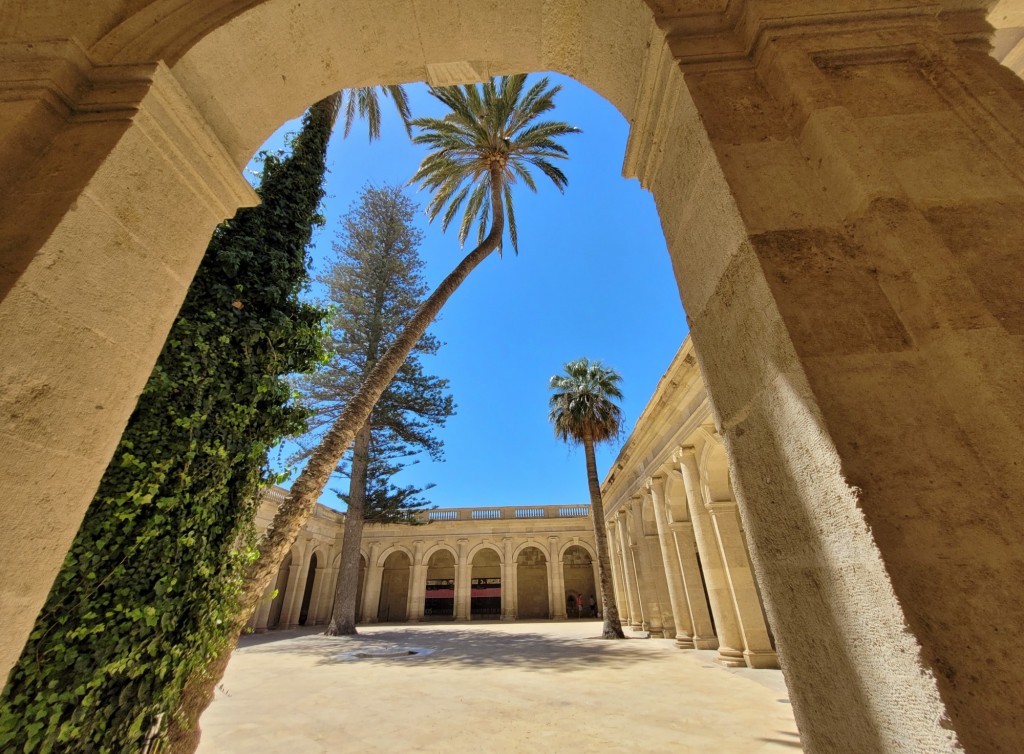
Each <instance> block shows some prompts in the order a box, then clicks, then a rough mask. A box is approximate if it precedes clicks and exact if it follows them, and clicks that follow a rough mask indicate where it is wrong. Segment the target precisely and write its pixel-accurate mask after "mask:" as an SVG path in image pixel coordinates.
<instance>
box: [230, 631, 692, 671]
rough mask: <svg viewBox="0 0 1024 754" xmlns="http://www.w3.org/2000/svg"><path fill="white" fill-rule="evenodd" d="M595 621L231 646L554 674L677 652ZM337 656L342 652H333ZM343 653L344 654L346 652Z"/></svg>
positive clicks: (255, 639) (288, 635) (317, 636)
mask: <svg viewBox="0 0 1024 754" xmlns="http://www.w3.org/2000/svg"><path fill="white" fill-rule="evenodd" d="M600 631H601V624H600V623H595V624H594V633H593V635H591V636H585V637H559V636H551V635H549V634H542V633H509V632H505V631H497V630H488V629H487V628H486V627H485V626H475V627H473V628H472V629H470V628H463V627H461V626H455V625H451V624H449V625H447V626H443V627H442V626H438V627H437V628H433V627H429V628H428V627H422V626H417V627H413V628H403V627H400V626H395V627H394V628H384V629H383V630H381V629H374V630H373V631H372V632H370V633H365V634H359V635H357V636H325V635H324V634H322V633H312V632H310V633H307V634H306V635H299V636H296V632H292V631H288V632H281V634H282V635H280V638H277V637H274V635H273V634H260V635H258V636H252V637H247V638H246V639H243V640H242V642H241V643H240V645H239V649H238V650H236V651H243V652H247V653H248V652H253V653H275V654H291V655H296V656H306V657H308V656H314V657H319V658H320V661H319V663H318V664H324V665H327V664H341V663H346V664H347V663H349V662H359V663H374V664H384V663H386V664H396V663H402V664H406V663H415V664H420V663H429V664H431V665H439V666H457V665H465V666H473V667H477V668H479V667H519V668H522V669H524V670H528V671H529V670H535V671H551V670H557V671H558V672H560V673H564V672H575V671H580V670H586V669H587V666H588V665H589V666H593V665H594V663H599V664H600V665H601V666H602V667H605V668H620V667H621V668H625V667H628V666H630V665H635V664H636V663H637V662H644V661H647V660H653V659H656V658H658V657H661V656H663V654H664V653H665V652H674V651H677V650H675V649H674V648H673V646H672V644H670V643H668V642H648V641H639V640H636V639H626V640H618V641H609V640H605V639H601V638H600ZM406 647H407V648H409V649H425V650H429V654H424V655H409V656H402V657H364V658H360V659H358V660H352V659H351V658H350V655H351V653H353V652H373V651H384V650H393V649H395V648H406ZM339 655H342V657H339ZM346 655H348V656H346Z"/></svg>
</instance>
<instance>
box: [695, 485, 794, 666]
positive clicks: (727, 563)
mask: <svg viewBox="0 0 1024 754" xmlns="http://www.w3.org/2000/svg"><path fill="white" fill-rule="evenodd" d="M708 510H709V512H710V513H711V519H712V521H713V522H714V527H715V533H716V534H717V535H718V543H719V548H720V552H721V554H722V564H723V566H724V567H725V576H726V579H728V581H729V590H730V592H731V593H732V599H733V605H734V606H735V608H736V617H737V620H738V621H739V628H740V632H741V633H742V635H743V644H744V650H743V656H744V658H746V661H747V665H748V666H749V667H752V668H777V667H778V666H779V661H778V658H777V657H776V656H775V650H774V649H773V648H772V645H771V640H770V639H769V638H768V627H767V626H766V625H765V620H764V613H763V612H762V611H761V600H760V597H759V596H758V593H757V587H756V586H755V585H754V574H753V572H752V571H751V569H750V561H749V560H748V559H747V548H746V546H745V545H744V544H743V533H742V531H740V519H739V512H738V511H737V510H736V503H735V502H733V501H731V500H730V501H727V502H715V503H710V504H709V505H708Z"/></svg>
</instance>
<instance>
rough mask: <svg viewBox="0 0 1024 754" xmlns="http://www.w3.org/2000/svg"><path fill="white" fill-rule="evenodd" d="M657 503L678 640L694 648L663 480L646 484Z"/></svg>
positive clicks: (656, 507)
mask: <svg viewBox="0 0 1024 754" xmlns="http://www.w3.org/2000/svg"><path fill="white" fill-rule="evenodd" d="M647 489H648V491H649V492H650V495H651V504H652V505H653V506H654V524H655V526H656V527H657V528H658V544H659V545H660V547H661V560H662V563H663V564H664V567H665V580H666V582H667V585H668V599H669V604H670V605H671V607H672V618H673V622H674V623H675V627H676V635H675V640H676V644H677V645H678V646H679V647H681V648H683V649H692V648H693V626H692V625H691V622H690V615H689V611H688V610H687V605H686V593H685V590H684V587H683V578H682V573H681V570H680V567H679V556H678V554H677V553H676V551H675V547H674V543H673V542H672V532H671V531H669V528H668V522H667V516H666V511H665V493H664V481H663V480H660V479H655V480H652V482H651V483H650V484H648V487H647Z"/></svg>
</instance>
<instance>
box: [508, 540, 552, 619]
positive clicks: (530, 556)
mask: <svg viewBox="0 0 1024 754" xmlns="http://www.w3.org/2000/svg"><path fill="white" fill-rule="evenodd" d="M516 617H517V618H550V617H551V612H550V610H549V604H548V559H547V558H546V557H544V553H543V552H541V550H540V549H539V548H537V547H525V548H523V550H522V551H521V552H520V553H519V556H518V557H517V558H516Z"/></svg>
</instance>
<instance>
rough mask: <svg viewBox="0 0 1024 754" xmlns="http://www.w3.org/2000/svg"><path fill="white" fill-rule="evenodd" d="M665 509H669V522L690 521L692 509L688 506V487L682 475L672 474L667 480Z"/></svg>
mask: <svg viewBox="0 0 1024 754" xmlns="http://www.w3.org/2000/svg"><path fill="white" fill-rule="evenodd" d="M665 507H666V508H667V509H668V514H669V522H670V523H676V522H678V521H689V520H690V509H689V507H688V506H687V504H686V485H684V484H683V478H682V475H680V474H679V473H671V474H669V475H668V477H667V478H666V479H665Z"/></svg>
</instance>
